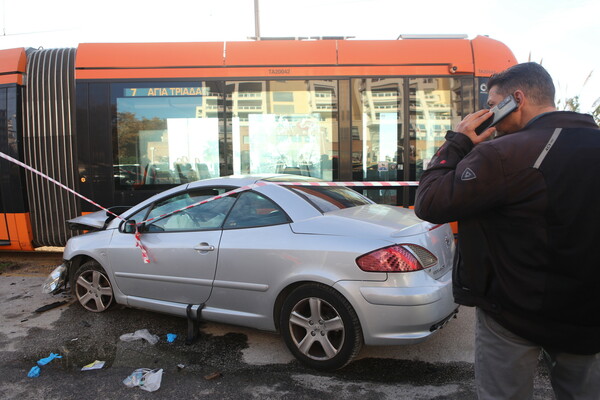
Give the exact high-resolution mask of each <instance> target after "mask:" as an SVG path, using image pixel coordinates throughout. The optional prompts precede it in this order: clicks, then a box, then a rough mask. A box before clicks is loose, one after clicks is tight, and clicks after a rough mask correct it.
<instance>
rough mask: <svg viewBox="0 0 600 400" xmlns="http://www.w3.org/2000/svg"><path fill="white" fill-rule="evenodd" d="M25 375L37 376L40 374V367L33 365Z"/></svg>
mask: <svg viewBox="0 0 600 400" xmlns="http://www.w3.org/2000/svg"><path fill="white" fill-rule="evenodd" d="M27 376H28V377H30V378H37V377H38V376H40V367H38V366H37V365H36V366H35V367H31V369H30V370H29V373H28V374H27Z"/></svg>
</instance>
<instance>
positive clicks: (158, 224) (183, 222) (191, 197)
mask: <svg viewBox="0 0 600 400" xmlns="http://www.w3.org/2000/svg"><path fill="white" fill-rule="evenodd" d="M226 191H227V189H224V188H219V189H210V190H207V189H202V190H195V191H189V192H185V193H183V194H179V195H176V196H173V197H170V198H168V199H165V200H161V201H159V202H157V203H155V204H154V206H153V208H152V210H150V213H149V214H148V216H147V217H146V219H151V218H155V217H159V216H161V215H163V214H167V213H169V212H172V211H175V210H179V209H181V208H184V207H186V206H188V205H190V204H194V203H198V202H200V201H202V200H206V199H208V198H211V197H214V196H218V195H220V194H223V193H225V192H226ZM234 202H235V196H227V197H223V198H221V199H217V200H213V201H210V202H208V203H204V204H201V205H198V206H195V207H192V208H189V209H187V210H183V211H180V212H178V213H175V214H173V215H169V216H168V217H165V218H159V219H157V220H156V221H153V222H151V223H150V224H148V225H147V227H146V229H147V231H148V232H180V231H195V230H210V229H220V228H221V226H222V224H223V221H224V220H225V216H226V215H227V213H228V212H229V209H230V208H231V206H232V205H233V203H234Z"/></svg>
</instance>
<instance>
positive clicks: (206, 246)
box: [194, 242, 215, 251]
mask: <svg viewBox="0 0 600 400" xmlns="http://www.w3.org/2000/svg"><path fill="white" fill-rule="evenodd" d="M214 249H215V246H213V245H211V244H208V243H206V242H202V243H200V244H199V245H197V246H194V250H198V251H213V250H214Z"/></svg>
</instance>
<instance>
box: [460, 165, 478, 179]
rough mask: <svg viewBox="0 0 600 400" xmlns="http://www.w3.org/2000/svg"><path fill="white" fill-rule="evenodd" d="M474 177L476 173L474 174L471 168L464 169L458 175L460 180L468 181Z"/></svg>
mask: <svg viewBox="0 0 600 400" xmlns="http://www.w3.org/2000/svg"><path fill="white" fill-rule="evenodd" d="M475 178H477V175H475V172H473V170H472V169H471V168H467V169H465V170H464V171H463V173H462V175H461V176H460V180H461V181H470V180H471V179H475Z"/></svg>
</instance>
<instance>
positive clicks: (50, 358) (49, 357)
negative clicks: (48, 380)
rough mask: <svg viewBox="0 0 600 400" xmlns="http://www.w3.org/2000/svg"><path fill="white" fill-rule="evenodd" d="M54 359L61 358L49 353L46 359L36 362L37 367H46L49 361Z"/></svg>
mask: <svg viewBox="0 0 600 400" xmlns="http://www.w3.org/2000/svg"><path fill="white" fill-rule="evenodd" d="M55 358H62V356H59V355H58V354H54V353H50V355H49V356H48V357H46V358H42V359H41V360H38V362H37V365H40V366H41V365H46V364H48V363H49V362H50V361H52V360H54V359H55Z"/></svg>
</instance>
